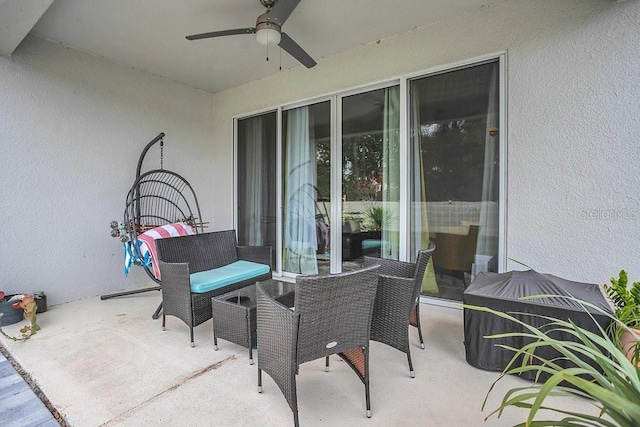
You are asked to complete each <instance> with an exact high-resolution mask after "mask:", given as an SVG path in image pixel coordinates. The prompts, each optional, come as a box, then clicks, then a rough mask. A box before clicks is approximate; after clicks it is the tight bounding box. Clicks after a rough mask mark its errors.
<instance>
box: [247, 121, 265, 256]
mask: <svg viewBox="0 0 640 427" xmlns="http://www.w3.org/2000/svg"><path fill="white" fill-rule="evenodd" d="M243 125H244V126H245V137H246V141H245V147H246V150H245V155H246V167H247V170H246V171H245V178H246V182H247V183H249V185H247V186H246V200H245V204H244V205H245V207H246V216H247V218H245V222H244V224H245V226H246V229H245V235H246V240H247V241H246V244H248V245H255V246H259V245H263V244H264V240H265V239H264V238H265V236H264V232H265V230H264V226H263V221H262V218H263V206H262V205H263V203H262V178H263V176H262V175H263V170H262V169H263V150H264V148H263V147H264V144H263V141H262V139H263V137H264V135H263V126H262V117H254V118H252V119H249V120H244V121H243Z"/></svg>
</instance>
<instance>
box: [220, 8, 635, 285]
mask: <svg viewBox="0 0 640 427" xmlns="http://www.w3.org/2000/svg"><path fill="white" fill-rule="evenodd" d="M638 22H640V2H638V1H637V0H629V1H626V2H610V1H602V0H592V1H587V0H563V1H557V0H535V1H531V0H510V1H506V2H505V3H502V4H499V5H498V6H495V7H485V8H482V9H480V10H478V11H477V12H475V13H469V14H466V15H464V16H460V17H457V18H455V19H450V20H445V21H441V22H438V23H436V24H434V25H431V26H428V27H424V28H419V29H416V30H413V31H410V32H408V33H405V34H402V35H398V36H395V37H392V38H389V39H385V40H382V41H380V42H379V43H373V44H370V45H366V46H362V47H360V48H357V49H354V50H352V51H350V52H347V53H344V54H341V55H337V56H334V57H330V58H324V59H319V61H318V65H317V66H316V67H315V68H313V69H310V70H307V69H304V68H301V67H299V68H297V69H292V70H288V71H284V72H281V73H278V74H276V75H274V76H272V77H269V78H266V79H263V80H260V81H256V82H252V83H250V84H247V85H243V86H241V87H238V88H234V89H231V90H227V91H224V92H221V93H218V94H216V95H215V96H214V109H215V116H214V140H215V141H216V145H215V158H216V162H220V164H232V161H233V152H232V145H231V144H230V141H232V138H233V135H232V134H233V129H232V117H233V116H234V115H240V114H246V113H249V112H254V111H258V110H262V109H265V108H268V107H272V106H277V105H280V104H286V103H290V102H295V101H299V100H303V99H307V98H312V97H316V96H319V95H323V94H328V93H332V92H335V91H339V90H344V89H349V88H353V87H357V86H362V85H365V84H368V83H373V82H377V81H381V80H386V79H390V78H393V77H397V76H401V75H406V74H412V73H416V72H419V71H422V70H428V69H432V68H434V67H441V66H444V65H446V64H451V63H455V62H457V61H464V60H468V59H470V58H474V57H477V56H482V55H486V54H489V53H494V52H499V51H507V53H508V58H507V66H508V70H507V83H508V105H507V114H508V118H507V125H508V136H507V144H508V165H507V166H508V174H507V178H508V190H507V199H508V202H507V246H506V248H507V253H506V255H507V257H510V258H513V259H516V260H518V261H521V262H524V263H526V264H528V265H530V266H532V267H534V268H535V269H537V270H538V271H542V272H549V273H553V274H556V275H560V276H564V277H566V278H569V279H574V280H585V281H590V282H597V283H603V282H605V281H607V280H608V278H609V277H610V276H612V275H615V274H616V273H617V271H618V270H619V269H620V268H625V269H627V271H629V272H630V274H631V277H634V278H637V279H640V250H639V249H638V241H640V200H639V198H640V194H639V190H638V189H639V188H640V168H639V167H638V166H637V165H638V164H639V160H640V146H639V144H638V138H639V135H640V83H638V82H639V81H640V61H639V60H638V58H640V26H639V24H638ZM214 179H215V181H216V183H217V185H216V186H215V188H214V197H215V199H217V200H230V199H231V198H232V196H233V194H232V185H233V173H232V172H231V171H230V170H229V169H228V168H220V169H216V171H215V178H214ZM215 216H216V218H218V219H219V221H220V224H225V225H228V226H231V225H232V222H233V209H232V206H231V205H224V204H221V205H216V211H215ZM507 268H508V269H511V268H516V269H517V268H522V267H521V266H519V265H518V264H516V263H513V262H508V265H507Z"/></svg>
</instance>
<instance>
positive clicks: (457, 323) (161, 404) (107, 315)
mask: <svg viewBox="0 0 640 427" xmlns="http://www.w3.org/2000/svg"><path fill="white" fill-rule="evenodd" d="M160 300H161V295H160V293H159V292H147V293H143V294H139V295H135V296H128V297H123V298H117V299H110V300H106V301H101V300H100V299H99V298H97V297H96V298H90V299H86V300H82V301H77V302H73V303H68V304H62V305H58V306H53V307H49V310H48V311H47V312H46V313H42V314H40V315H39V316H38V321H39V322H38V323H39V324H40V326H41V327H42V330H41V331H39V332H38V333H37V334H36V335H34V336H33V337H32V338H31V339H30V340H29V341H27V342H18V343H16V342H12V341H8V340H6V339H4V338H2V342H3V345H4V346H5V347H6V348H7V349H8V350H9V351H10V353H11V354H12V356H13V357H14V358H15V359H16V360H17V361H18V362H19V363H20V364H21V365H22V367H23V368H24V369H25V370H26V371H27V372H29V373H30V374H31V375H32V377H33V378H34V379H35V381H36V382H37V384H38V385H39V387H40V388H41V389H42V391H43V392H44V393H45V394H46V395H47V397H48V398H49V400H50V401H51V403H52V404H53V405H54V406H55V407H56V408H57V409H58V410H59V411H60V413H61V414H62V415H63V416H64V418H65V419H66V421H67V422H68V423H69V425H71V426H160V425H162V426H192V425H193V426H195V425H198V426H203V425H208V426H253V425H260V426H287V425H293V417H292V414H291V410H290V409H289V406H288V405H287V403H286V401H285V399H284V397H283V395H282V393H281V392H280V390H279V389H278V387H277V386H276V385H275V383H274V382H273V381H272V380H271V378H270V377H269V376H268V375H264V376H263V378H264V381H263V393H262V394H259V393H258V392H257V364H255V365H253V366H251V365H249V359H248V355H247V351H246V350H245V349H244V348H242V347H239V346H236V345H234V344H231V343H229V342H227V341H223V340H219V342H218V344H219V350H218V351H214V350H213V336H212V323H211V320H209V321H208V322H206V323H204V324H202V325H200V326H198V327H197V328H196V329H195V342H196V347H194V348H191V347H190V345H189V330H188V327H187V326H186V325H185V324H184V323H183V322H182V321H180V320H178V319H176V318H173V317H168V318H167V330H166V331H164V332H163V331H162V330H161V320H152V319H151V314H152V313H153V311H154V310H155V308H156V307H157V305H158V304H159V303H160ZM421 314H422V316H423V317H422V325H423V331H424V335H425V343H426V349H425V350H421V349H420V347H419V346H418V345H417V341H418V340H417V333H415V330H414V328H412V331H411V340H412V344H413V345H412V349H411V351H412V355H413V363H414V367H415V371H416V377H415V378H410V377H409V372H408V367H407V363H406V357H405V356H404V354H402V353H400V352H398V351H397V350H394V349H392V348H390V347H387V346H384V345H381V344H378V343H375V342H373V343H372V345H371V359H370V364H371V399H372V412H373V416H372V418H370V419H368V418H366V415H365V407H364V388H363V386H362V383H361V382H360V381H359V380H358V378H357V377H356V376H355V375H354V374H353V373H352V372H351V370H350V369H349V367H348V366H347V365H346V364H345V363H344V362H341V361H340V360H339V359H338V358H337V357H334V358H333V359H332V367H331V371H330V372H328V373H327V372H325V371H324V361H323V360H318V361H314V362H310V363H306V364H304V365H302V366H301V368H300V375H298V382H297V383H298V405H299V414H300V424H301V425H302V426H320V425H327V426H369V427H371V426H405V425H430V426H481V425H488V426H511V425H514V424H517V423H518V422H522V421H524V420H525V419H526V416H525V414H526V413H525V412H524V411H522V410H518V409H509V410H507V411H506V412H505V413H504V414H503V415H502V417H501V418H499V419H498V418H496V417H495V416H494V417H491V418H490V419H489V420H488V421H486V422H485V421H484V418H485V417H486V416H487V415H488V413H489V412H490V411H489V410H485V411H484V412H482V411H481V406H482V402H483V399H484V398H485V394H486V392H487V390H489V387H490V386H491V384H492V382H493V381H494V380H495V379H496V378H497V377H498V373H495V372H486V371H482V370H479V369H476V368H474V367H472V366H470V365H468V364H467V363H466V361H465V356H464V344H463V329H462V320H463V319H462V311H461V310H458V309H452V308H445V307H438V306H432V305H427V304H423V307H422V308H421ZM20 325H21V324H16V325H11V326H7V327H6V328H4V329H5V330H6V331H7V332H10V333H12V334H15V333H17V329H19V327H20ZM527 384H529V382H527V381H524V380H521V379H519V378H514V377H509V378H506V379H505V380H503V381H501V384H499V386H498V387H497V390H496V391H495V392H494V393H492V395H491V396H490V399H489V403H488V406H487V408H488V409H494V408H495V407H496V406H497V403H498V402H499V401H500V399H501V398H502V396H503V394H504V391H506V390H507V389H509V388H511V387H514V386H524V385H527ZM553 402H555V403H556V406H559V407H562V408H563V409H565V410H579V411H583V412H584V411H589V412H591V413H593V414H596V413H597V410H596V408H595V407H594V406H593V404H592V403H591V402H590V401H588V400H585V399H579V398H563V399H562V400H561V401H559V400H555V401H553ZM555 417H556V418H557V416H555ZM0 419H1V414H0ZM0 424H1V422H0Z"/></svg>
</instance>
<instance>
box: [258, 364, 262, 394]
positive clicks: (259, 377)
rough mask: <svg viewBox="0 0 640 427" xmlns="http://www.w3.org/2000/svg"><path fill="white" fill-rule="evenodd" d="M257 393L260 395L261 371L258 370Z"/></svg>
mask: <svg viewBox="0 0 640 427" xmlns="http://www.w3.org/2000/svg"><path fill="white" fill-rule="evenodd" d="M258 393H262V369H260V368H258Z"/></svg>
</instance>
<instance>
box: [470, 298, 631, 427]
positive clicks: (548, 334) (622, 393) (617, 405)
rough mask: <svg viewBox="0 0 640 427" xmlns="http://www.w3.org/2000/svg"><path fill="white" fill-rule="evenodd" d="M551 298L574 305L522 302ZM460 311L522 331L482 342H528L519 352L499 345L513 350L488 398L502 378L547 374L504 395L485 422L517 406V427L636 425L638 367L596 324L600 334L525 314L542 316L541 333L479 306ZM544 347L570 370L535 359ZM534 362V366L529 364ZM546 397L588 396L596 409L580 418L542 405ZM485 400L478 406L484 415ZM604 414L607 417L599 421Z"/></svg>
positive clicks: (527, 325)
mask: <svg viewBox="0 0 640 427" xmlns="http://www.w3.org/2000/svg"><path fill="white" fill-rule="evenodd" d="M553 297H555V298H569V299H572V300H574V301H577V300H576V299H574V298H570V297H561V296H548V295H546V296H545V295H535V296H531V297H523V299H529V298H530V299H535V298H553ZM581 303H582V304H583V306H585V307H587V306H588V307H594V308H595V309H596V310H598V311H600V312H603V311H602V310H600V309H598V308H597V307H595V306H593V305H592V304H589V303H586V302H581ZM465 307H466V308H469V309H472V310H480V311H485V312H490V313H492V314H495V315H496V316H500V317H503V318H505V319H509V320H511V321H513V322H515V323H517V324H519V325H522V326H523V327H524V330H523V332H514V333H505V334H496V335H492V336H488V337H486V338H488V339H501V338H505V337H513V336H516V337H522V338H523V339H525V340H529V341H528V342H529V343H528V344H525V345H524V346H522V347H521V348H519V349H518V348H511V347H508V346H505V345H500V344H498V345H499V346H501V347H502V348H505V349H507V350H512V351H514V352H515V354H514V356H513V358H512V359H511V361H510V363H509V364H508V365H507V366H506V368H505V369H504V371H503V372H502V374H501V375H500V377H499V378H498V379H497V380H496V381H495V382H494V384H493V385H492V386H491V388H490V389H489V392H488V393H487V398H488V396H489V394H490V393H491V392H492V390H493V389H494V386H495V385H496V383H497V382H498V381H500V380H501V379H502V378H504V377H505V376H506V375H510V374H516V375H517V374H521V373H524V372H531V371H533V372H536V374H537V376H536V378H537V377H538V376H539V375H540V374H542V373H545V374H548V375H549V378H548V379H547V380H546V381H545V382H544V383H543V384H540V383H537V382H536V383H534V384H532V385H531V386H528V387H517V388H513V389H511V390H509V391H507V392H506V394H505V396H504V397H503V399H502V402H501V403H500V406H499V407H498V408H497V409H495V410H494V411H493V412H491V413H490V414H489V415H488V416H487V419H488V418H490V417H491V416H493V415H497V416H498V417H499V416H500V415H501V414H502V412H503V411H504V410H505V409H507V408H508V407H517V408H524V409H528V410H529V413H528V416H527V420H526V421H525V422H524V423H522V424H519V426H587V425H588V426H607V427H613V426H622V427H627V426H628V427H632V426H635V427H637V426H638V420H640V368H639V367H638V366H636V365H635V364H633V363H631V362H630V361H629V360H628V359H627V357H625V355H624V354H623V352H622V351H621V350H620V348H619V347H618V345H617V342H616V339H615V337H611V336H610V334H609V333H608V331H606V330H603V329H602V328H601V327H600V326H599V325H598V330H599V333H594V332H591V331H588V330H586V329H583V328H580V327H578V326H576V325H575V324H574V323H573V322H572V321H571V320H562V319H557V318H553V317H549V316H541V315H536V314H526V315H525V316H535V317H541V318H544V319H545V320H546V321H548V326H549V327H548V328H545V330H544V332H543V331H541V330H540V329H539V328H536V327H534V326H531V325H529V324H528V323H527V322H526V321H525V320H522V319H518V318H516V317H514V316H512V315H511V314H508V313H503V312H500V311H497V310H493V309H490V308H487V307H480V306H469V305H465ZM603 313H604V312H603ZM604 314H606V315H608V316H609V317H611V319H612V321H614V322H615V323H617V324H620V325H623V324H622V322H620V321H619V320H618V319H616V318H615V317H614V316H611V315H609V314H608V313H604ZM520 315H522V313H520ZM525 319H526V318H525ZM596 324H597V323H596ZM554 331H555V332H560V333H561V334H562V333H567V334H569V335H570V336H573V337H575V338H574V339H573V340H563V339H556V338H554V337H555V336H558V335H557V334H556V333H555V332H554ZM531 338H533V340H531ZM548 346H549V347H553V348H554V349H555V350H557V351H558V352H559V353H560V355H559V357H560V358H561V359H562V360H568V361H571V362H572V365H573V366H572V367H569V368H566V367H562V366H560V365H559V364H558V363H557V362H558V360H559V359H556V358H553V359H548V360H547V359H544V358H542V357H540V356H538V355H537V350H538V349H540V348H543V347H548ZM534 361H535V363H532V362H534ZM549 396H556V397H558V396H581V397H588V398H591V399H593V400H594V402H595V403H596V404H595V406H596V407H597V408H598V409H599V410H596V411H594V412H593V413H581V412H574V411H568V410H566V409H563V408H556V407H551V406H546V405H545V400H546V398H547V397H549ZM487 398H485V401H484V403H483V405H482V409H483V410H484V408H485V405H486V403H487ZM540 409H543V410H548V411H551V412H553V413H556V414H559V415H560V419H555V420H537V419H535V417H536V415H537V414H538V411H539V410H540ZM546 413H548V412H546ZM603 415H606V416H605V417H603Z"/></svg>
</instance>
